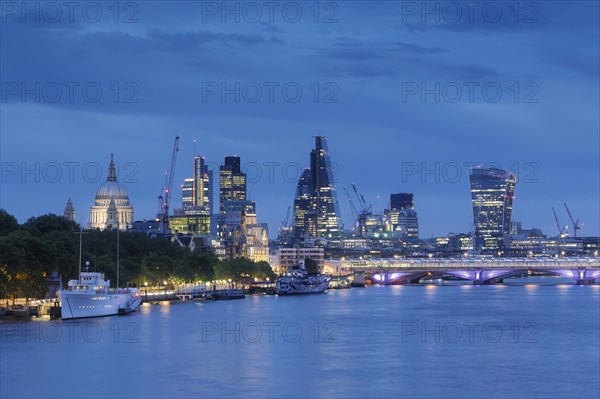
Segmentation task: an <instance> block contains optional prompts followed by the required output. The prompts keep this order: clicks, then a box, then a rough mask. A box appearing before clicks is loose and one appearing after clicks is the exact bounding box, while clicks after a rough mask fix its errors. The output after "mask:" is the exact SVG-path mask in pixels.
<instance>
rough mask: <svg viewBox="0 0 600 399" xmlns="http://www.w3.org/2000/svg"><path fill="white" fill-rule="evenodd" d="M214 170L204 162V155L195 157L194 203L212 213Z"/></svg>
mask: <svg viewBox="0 0 600 399" xmlns="http://www.w3.org/2000/svg"><path fill="white" fill-rule="evenodd" d="M212 175H213V173H212V170H208V166H207V165H206V164H205V162H204V157H200V156H196V157H194V193H193V203H194V205H193V206H195V207H198V208H200V209H203V210H206V211H208V213H209V214H211V213H212V209H213V206H212V202H213V201H212V192H213V190H212V185H213V179H212Z"/></svg>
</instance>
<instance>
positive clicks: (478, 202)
mask: <svg viewBox="0 0 600 399" xmlns="http://www.w3.org/2000/svg"><path fill="white" fill-rule="evenodd" d="M469 177H470V181H471V199H472V204H473V221H474V227H475V248H476V250H477V251H483V252H490V251H492V250H497V249H500V248H502V247H503V246H504V235H505V234H509V233H510V220H511V215H512V204H513V199H514V193H515V184H516V181H517V179H516V176H515V175H514V174H512V173H509V172H507V171H505V170H502V169H497V168H481V167H475V168H471V171H470V174H469Z"/></svg>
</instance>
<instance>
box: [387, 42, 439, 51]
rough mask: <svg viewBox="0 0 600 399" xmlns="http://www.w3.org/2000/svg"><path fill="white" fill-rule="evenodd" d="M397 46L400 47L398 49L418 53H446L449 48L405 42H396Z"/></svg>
mask: <svg viewBox="0 0 600 399" xmlns="http://www.w3.org/2000/svg"><path fill="white" fill-rule="evenodd" d="M395 44H396V46H397V47H398V51H404V52H410V53H416V54H440V53H445V52H447V51H448V50H446V49H444V48H441V47H439V46H436V47H423V46H419V45H417V44H413V43H403V42H396V43H395Z"/></svg>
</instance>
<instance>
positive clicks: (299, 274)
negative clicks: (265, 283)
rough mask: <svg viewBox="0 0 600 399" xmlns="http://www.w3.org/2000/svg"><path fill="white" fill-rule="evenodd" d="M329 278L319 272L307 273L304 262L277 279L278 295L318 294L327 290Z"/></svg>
mask: <svg viewBox="0 0 600 399" xmlns="http://www.w3.org/2000/svg"><path fill="white" fill-rule="evenodd" d="M328 285H329V279H328V278H327V277H326V276H322V275H320V274H308V273H307V272H306V269H305V268H304V262H303V261H301V262H300V267H299V268H295V269H292V270H291V271H290V272H289V273H286V274H284V275H283V276H281V277H279V279H277V294H278V295H302V294H320V293H322V292H325V291H326V290H327V287H328Z"/></svg>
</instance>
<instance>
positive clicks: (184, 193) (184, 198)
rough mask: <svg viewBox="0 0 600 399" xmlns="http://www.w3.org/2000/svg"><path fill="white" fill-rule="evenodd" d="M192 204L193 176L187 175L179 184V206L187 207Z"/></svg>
mask: <svg viewBox="0 0 600 399" xmlns="http://www.w3.org/2000/svg"><path fill="white" fill-rule="evenodd" d="M193 206H194V178H193V177H189V178H187V179H185V180H184V181H183V186H181V207H182V209H188V208H191V207H193Z"/></svg>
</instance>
